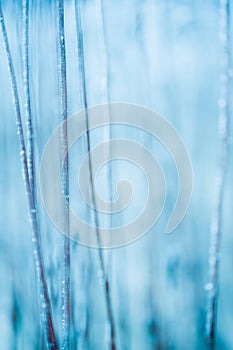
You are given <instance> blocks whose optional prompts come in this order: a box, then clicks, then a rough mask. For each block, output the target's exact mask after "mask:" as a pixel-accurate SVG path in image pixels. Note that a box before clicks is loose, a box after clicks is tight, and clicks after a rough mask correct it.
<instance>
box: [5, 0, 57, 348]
mask: <svg viewBox="0 0 233 350" xmlns="http://www.w3.org/2000/svg"><path fill="white" fill-rule="evenodd" d="M0 26H1V31H2V35H3V44H4V48H5V52H6V57H7V66H8V70H9V75H10V83H11V90H12V96H13V105H14V109H15V116H16V126H17V134H18V138H19V147H20V158H21V164H22V174H23V180H24V184H25V189H26V195H27V201H28V208H29V218H30V222H31V225H32V243H33V253H34V262H35V267H36V273H37V278H38V284H39V291H40V301H41V310H42V319H43V326H44V331H45V338H46V345H47V349H53V350H56V349H58V345H57V340H56V337H55V333H54V327H53V322H52V317H51V306H50V299H49V294H48V288H47V283H46V278H45V271H44V265H43V258H42V252H41V245H40V231H39V225H38V214H37V211H36V199H35V196H34V195H33V193H34V191H33V190H32V188H31V184H30V179H29V170H28V162H27V154H26V148H25V140H24V133H23V126H22V119H21V111H20V103H19V97H18V89H17V82H16V76H15V71H14V66H13V61H12V56H11V51H10V46H9V41H8V36H7V31H6V26H5V20H4V16H3V12H2V7H1V1H0Z"/></svg>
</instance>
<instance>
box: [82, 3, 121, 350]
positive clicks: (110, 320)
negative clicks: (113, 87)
mask: <svg viewBox="0 0 233 350" xmlns="http://www.w3.org/2000/svg"><path fill="white" fill-rule="evenodd" d="M75 15H76V31H77V43H78V59H79V74H80V79H81V89H82V101H83V104H84V108H85V117H86V119H85V121H86V130H87V152H88V165H89V176H90V186H91V201H92V204H93V207H94V208H95V210H94V220H95V227H96V237H97V242H98V246H99V248H98V257H99V262H100V271H101V276H102V279H103V285H104V295H105V301H106V307H107V317H108V324H109V327H110V335H111V337H110V338H111V342H110V344H111V345H110V346H111V349H112V350H115V349H116V344H115V327H114V318H113V309H112V304H111V297H110V288H109V279H108V276H107V274H106V271H105V265H104V257H103V251H102V249H101V248H100V247H101V237H100V232H99V219H98V213H97V208H96V198H95V191H94V179H93V171H92V160H91V140H90V131H89V117H88V103H87V89H86V72H85V63H84V42H83V26H82V18H81V9H80V1H79V0H75Z"/></svg>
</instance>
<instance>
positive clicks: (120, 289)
mask: <svg viewBox="0 0 233 350" xmlns="http://www.w3.org/2000/svg"><path fill="white" fill-rule="evenodd" d="M99 4H100V1H94V0H85V1H84V0H83V1H80V2H79V8H80V16H81V18H82V26H83V41H84V42H83V45H84V53H83V54H84V63H85V72H86V89H87V91H86V92H87V103H88V106H93V105H96V104H100V103H104V102H108V101H109V102H129V103H135V104H139V105H142V106H145V107H148V108H151V109H152V110H154V111H156V112H158V113H160V114H161V115H163V116H164V117H165V118H167V119H168V120H169V121H170V122H171V123H172V124H173V125H174V127H175V128H176V129H177V131H178V132H179V133H180V135H181V136H182V138H183V140H184V142H185V144H186V147H187V149H188V151H189V153H190V156H191V160H192V164H193V171H194V188H193V196H192V201H191V205H190V208H189V210H188V212H187V215H186V216H185V218H184V220H183V222H182V223H181V225H180V226H179V227H178V228H177V229H176V231H175V232H174V233H173V234H172V235H166V234H165V233H164V231H165V230H164V228H165V226H166V223H167V221H168V218H169V216H170V213H171V209H172V207H173V204H174V200H175V198H176V195H177V178H176V171H175V168H174V166H173V164H172V160H171V158H170V157H169V155H168V154H167V152H166V151H164V150H162V148H161V145H159V143H158V142H157V141H154V140H152V139H151V138H150V137H148V136H147V135H144V134H143V132H139V131H135V132H134V133H133V132H132V133H131V131H130V130H126V131H123V130H121V129H118V130H115V133H116V135H121V134H122V133H125V135H126V136H127V135H128V137H129V138H133V139H136V140H140V142H142V143H145V144H146V145H148V144H149V145H150V146H149V147H150V148H151V150H152V152H154V154H155V155H156V154H157V156H158V158H159V160H160V162H161V165H162V167H163V170H164V173H165V176H166V180H167V185H168V197H167V200H166V205H165V210H164V212H163V214H162V216H161V218H160V220H159V221H158V223H157V224H156V226H154V228H153V229H152V230H151V231H150V232H149V233H147V234H146V235H145V236H144V237H143V238H141V239H140V240H138V241H136V242H134V243H132V244H130V245H128V246H125V247H123V248H118V249H113V250H108V251H104V252H103V255H104V262H105V267H106V271H107V274H108V276H109V281H110V285H111V300H112V308H113V314H114V322H115V331H116V348H117V349H125V350H129V349H132V350H142V349H143V350H144V349H145V350H146V349H178V350H182V349H187V348H188V349H204V348H205V323H206V308H207V292H206V290H205V286H206V283H207V282H208V280H209V277H208V259H209V245H210V232H211V229H210V227H211V220H212V218H213V215H214V197H215V188H216V186H215V182H216V181H215V178H216V171H217V167H218V158H219V154H220V152H221V145H220V142H219V136H218V120H219V117H218V116H219V107H218V100H219V96H220V89H221V79H220V78H221V50H222V47H221V44H220V40H219V22H221V20H224V19H223V18H221V13H220V11H219V6H220V5H219V2H218V1H210V0H207V1H205V2H203V1H200V0H196V1H190V0H186V1H182V0H179V1H174V0H168V1H161V0H158V1H154V0H153V1H152V0H145V1H136V0H132V1H130V0H127V1H123V0H119V1H106V0H103V1H102V3H101V6H102V12H101V15H100V8H99ZM29 5H30V6H29V64H30V91H31V105H32V118H33V124H34V135H35V161H36V176H37V182H38V171H39V164H40V158H41V155H42V152H43V148H44V146H45V144H46V142H47V140H48V138H49V136H50V134H51V133H52V131H53V130H54V129H55V127H56V126H57V125H58V124H59V123H60V119H59V118H60V116H59V88H58V70H57V67H58V64H57V37H56V36H57V29H56V28H57V21H56V4H55V1H41V2H35V1H30V4H29ZM64 6H65V39H66V67H67V92H68V95H67V96H68V116H72V115H73V114H74V113H76V112H78V111H80V110H82V109H83V97H82V78H81V77H80V70H79V57H78V46H77V35H76V29H77V28H76V22H75V15H76V13H75V3H74V1H65V3H64ZM2 9H3V13H4V17H5V22H6V28H7V32H8V37H9V43H10V49H11V52H12V57H13V63H14V67H15V73H16V79H17V84H18V91H19V98H20V103H21V111H22V119H23V123H24V126H25V125H26V124H25V112H24V95H23V67H22V49H23V48H22V32H23V27H22V26H23V24H22V4H21V1H14V0H12V1H2ZM231 34H232V26H231V25H230V28H229V38H231ZM230 59H231V57H230ZM230 67H232V61H230ZM231 69H232V68H231ZM229 74H232V73H231V71H230V72H229ZM231 85H232V82H231V80H229V88H231V87H232V86H231ZM0 87H1V88H0V116H1V127H0V134H1V138H0V142H1V152H0V164H1V171H0V191H1V196H0V198H1V200H0V212H1V215H0V275H1V287H0V295H1V297H0V324H1V327H0V328H1V330H0V334H1V337H0V338H1V346H0V348H1V349H2V350H7V349H24V350H27V349H28V350H29V349H44V348H46V347H45V341H44V336H43V331H42V329H43V327H42V321H41V317H40V305H39V296H38V294H39V293H38V288H37V282H36V277H35V268H34V263H33V246H32V243H31V228H30V223H29V220H28V213H27V203H26V196H25V191H24V183H23V179H22V174H21V164H20V157H19V151H18V149H19V148H18V140H17V135H16V126H15V115H14V109H13V104H12V94H11V86H10V80H9V74H8V69H7V61H6V55H5V52H4V48H3V40H2V36H1V37H0ZM231 110H232V106H231V104H230V105H229V113H231ZM113 132H114V131H113ZM229 133H230V131H229ZM25 135H26V130H25ZM95 138H96V139H95ZM99 138H101V135H93V139H92V142H93V143H95V142H96V141H95V140H97V139H99ZM79 146H80V149H81V152H84V150H85V140H83V141H82V144H81V145H79ZM79 146H78V145H76V146H75V147H74V150H73V151H72V152H73V157H72V164H71V167H72V169H74V171H72V176H73V178H71V183H72V188H73V187H75V185H76V178H75V177H77V174H76V173H77V170H75V169H78V168H77V167H76V165H75V164H73V162H74V161H75V157H77V160H78V162H79V161H80V159H79V155H80V149H79ZM229 147H230V152H229V162H228V163H229V164H228V172H227V179H226V187H225V194H224V201H223V211H222V213H223V214H222V230H221V232H222V239H221V264H220V274H219V281H218V286H219V290H218V312H217V332H216V349H224V350H225V349H232V348H233V333H232V325H233V312H232V310H233V279H232V266H233V254H232V247H233V236H232V234H231V231H232V230H231V228H232V215H231V214H230V210H231V208H232V205H233V203H232V201H233V199H232V198H233V196H232V194H233V192H232V191H233V186H232V181H231V177H232V176H231V174H232V169H233V162H232V161H233V159H232V154H233V153H232V138H231V135H230V138H229ZM156 152H157V153H156ZM75 153H76V156H75ZM114 166H115V169H117V167H118V166H120V164H118V163H116V164H115V165H114ZM126 170H127V169H126ZM127 171H128V173H129V174H128V175H129V176H130V173H131V175H132V176H134V175H133V172H134V169H133V170H132V169H131V170H127ZM138 179H140V177H138ZM100 186H101V184H100ZM138 186H139V187H138V188H139V190H140V188H141V187H140V186H141V185H140V184H138ZM37 190H38V192H39V188H38V186H37ZM73 190H75V189H74V188H73ZM38 198H39V208H38V211H39V220H40V227H41V244H42V251H43V259H44V264H45V269H46V279H47V282H48V287H49V294H50V299H51V304H52V315H53V320H54V325H55V330H56V334H57V337H58V339H59V341H60V338H61V327H62V325H61V265H62V261H61V256H62V249H63V248H62V238H61V234H60V233H59V232H58V231H57V230H56V229H55V227H54V226H53V225H52V223H51V222H50V220H49V218H48V217H47V215H46V212H45V210H44V208H43V207H42V204H41V199H40V195H39V193H38ZM80 210H83V207H82V204H80ZM84 215H85V214H84ZM99 275H100V269H99V263H98V251H97V250H95V249H90V248H86V247H83V246H80V245H79V244H77V243H74V242H72V243H71V324H72V329H71V343H72V344H71V348H72V349H101V350H103V349H109V345H108V340H107V338H108V326H109V325H108V323H107V322H106V319H107V316H106V305H105V301H104V293H103V285H102V284H101V281H100V278H99Z"/></svg>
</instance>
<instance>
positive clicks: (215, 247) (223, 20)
mask: <svg viewBox="0 0 233 350" xmlns="http://www.w3.org/2000/svg"><path fill="white" fill-rule="evenodd" d="M229 6H230V5H229V0H220V10H219V11H220V41H221V45H222V57H221V69H222V73H221V81H220V98H219V138H220V142H221V149H220V152H221V153H220V160H219V167H218V172H217V177H216V189H215V212H214V216H213V219H212V223H211V234H210V250H209V282H208V284H207V285H206V288H207V291H208V302H207V315H206V348H207V349H208V350H213V349H214V348H215V340H216V321H217V297H218V286H219V264H220V245H221V237H222V209H223V208H222V207H223V198H224V191H225V185H226V175H227V166H228V159H229V142H228V141H229V140H228V138H229V124H230V114H229V98H230V96H229V46H230V37H229V27H230V8H229Z"/></svg>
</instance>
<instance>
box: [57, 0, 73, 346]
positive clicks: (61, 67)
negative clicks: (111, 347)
mask: <svg viewBox="0 0 233 350" xmlns="http://www.w3.org/2000/svg"><path fill="white" fill-rule="evenodd" d="M56 5H57V21H58V33H57V35H58V38H57V41H58V74H59V97H60V102H59V105H60V117H61V120H62V122H63V124H62V130H61V148H62V159H64V164H63V171H62V187H63V193H64V196H65V202H64V233H65V234H64V236H63V264H62V266H63V276H62V349H63V350H68V349H70V321H71V311H70V307H71V305H70V238H69V235H70V234H69V233H70V222H69V221H70V219H69V215H70V213H69V156H68V126H67V78H66V45H65V26H64V1H63V0H57V1H56Z"/></svg>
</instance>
